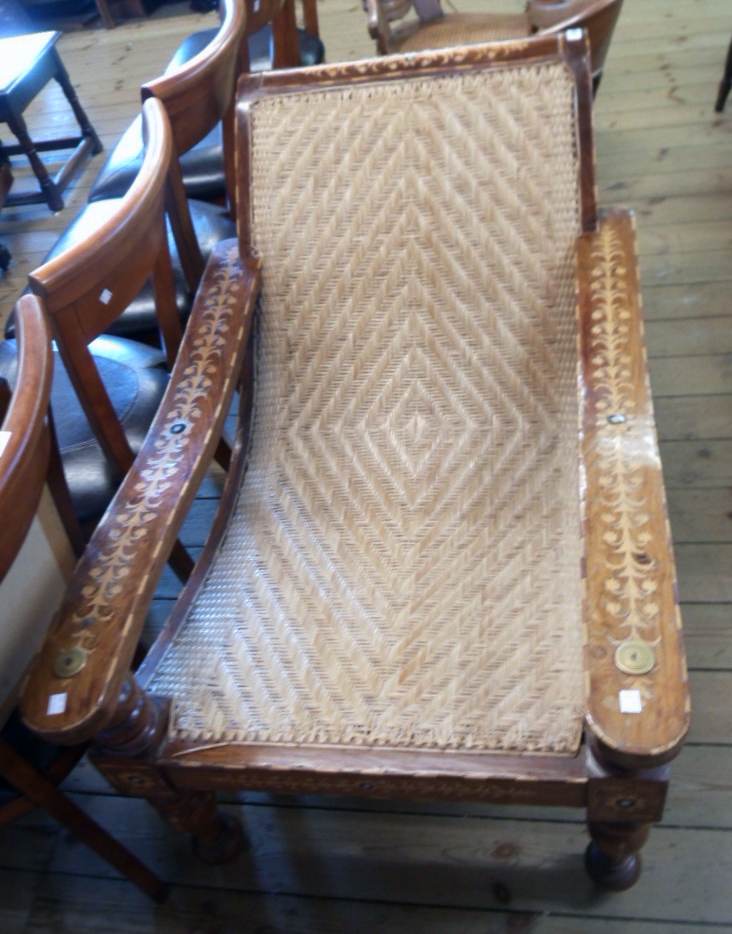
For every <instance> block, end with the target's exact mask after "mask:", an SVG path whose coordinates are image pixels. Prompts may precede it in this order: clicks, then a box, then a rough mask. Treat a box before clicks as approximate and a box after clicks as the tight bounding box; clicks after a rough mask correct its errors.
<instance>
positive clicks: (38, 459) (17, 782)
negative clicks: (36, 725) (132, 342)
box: [0, 295, 166, 901]
mask: <svg viewBox="0 0 732 934" xmlns="http://www.w3.org/2000/svg"><path fill="white" fill-rule="evenodd" d="M16 318H17V324H18V333H19V342H20V365H19V369H18V376H17V380H16V383H15V387H14V392H13V394H12V398H11V400H10V404H9V406H8V408H7V411H5V406H4V401H5V393H4V391H0V414H3V415H4V418H3V419H2V421H1V422H0V516H1V517H2V523H3V534H2V540H1V541H0V582H2V581H3V579H5V580H7V575H8V571H9V569H10V568H11V567H12V566H13V564H14V562H15V561H16V558H18V556H19V555H20V556H21V557H20V558H19V560H29V558H30V555H29V554H28V553H24V552H22V551H21V549H22V547H23V545H24V543H25V542H26V539H27V537H28V531H29V529H30V527H31V523H32V521H33V519H34V516H35V514H36V511H37V509H38V505H39V502H40V500H41V493H42V490H43V486H44V483H45V482H46V480H47V478H48V476H49V472H50V471H51V469H52V468H51V465H52V463H53V460H52V458H51V454H52V452H53V444H54V442H53V440H52V436H51V432H50V424H49V421H48V416H47V412H48V404H49V397H50V392H51V373H52V368H53V354H52V352H51V334H50V329H49V326H48V323H47V321H46V319H45V317H44V315H43V312H42V310H41V308H40V305H39V303H38V300H37V299H35V298H34V297H32V296H30V295H27V296H24V297H23V298H21V299H20V302H19V304H18V307H17V309H16ZM4 386H5V384H2V387H3V390H4ZM58 481H59V476H58V474H57V475H56V477H55V482H54V486H55V488H56V490H57V491H58ZM23 556H24V557H23ZM25 570H26V575H27V586H31V587H32V586H36V587H37V588H38V587H40V588H41V589H43V590H45V589H46V585H45V582H44V581H43V580H41V579H40V578H38V579H34V578H35V575H36V574H37V572H38V570H39V569H38V567H37V565H36V566H29V567H26V569H25ZM6 597H7V595H6ZM26 628H27V630H28V631H29V632H28V639H29V640H30V638H31V635H30V630H31V628H32V627H31V621H30V620H27V621H26ZM6 638H7V637H5V638H4V640H3V647H4V648H5V647H6V646H7V642H6ZM32 648H33V646H32V645H31V646H30V649H31V651H32ZM27 655H28V652H26V656H27ZM25 664H26V661H25V660H21V659H20V658H18V659H17V660H16V665H17V666H19V667H18V668H17V669H16V670H17V681H18V682H19V681H20V679H21V676H22V673H23V667H24V666H25ZM15 695H16V697H17V687H16V692H15ZM13 699H14V697H13V696H12V695H11V696H10V697H7V696H0V716H2V721H0V724H1V725H2V727H3V729H2V734H1V735H0V826H1V825H4V824H7V823H9V822H11V821H14V820H17V819H18V818H19V817H22V816H23V815H24V814H27V813H29V812H30V811H32V810H34V809H35V808H43V809H44V810H46V811H48V813H49V814H51V815H53V817H55V818H56V819H57V820H58V821H59V822H60V823H61V824H63V826H64V827H66V828H67V829H68V830H70V831H71V832H72V833H74V834H76V835H77V836H78V837H79V839H81V840H82V841H83V842H84V843H86V844H87V846H89V847H91V848H92V849H93V850H94V851H95V852H96V853H98V854H99V856H101V857H102V858H103V859H104V860H106V861H107V862H108V863H110V864H111V865H112V866H114V867H115V868H116V869H118V870H119V871H120V872H122V873H123V874H124V875H125V876H126V877H127V878H128V879H130V880H131V881H132V882H134V883H135V885H137V886H138V887H139V888H140V889H142V891H143V892H145V893H146V894H148V895H150V896H151V897H152V898H154V899H156V900H157V901H161V900H162V899H163V898H164V896H165V893H166V887H165V885H164V884H163V882H162V881H161V880H160V879H159V878H158V877H157V876H156V875H155V874H154V873H153V872H151V871H150V870H149V869H148V868H147V866H145V865H144V864H143V863H142V862H140V860H139V859H138V858H137V857H136V856H134V855H133V854H132V853H130V852H129V851H128V850H127V849H126V848H125V847H124V846H122V844H120V843H119V842H118V841H117V840H116V839H115V838H114V837H112V836H111V835H110V834H109V833H108V832H107V831H106V830H104V828H102V827H101V826H100V825H99V824H98V823H97V822H96V821H94V820H93V819H92V818H91V817H89V816H88V814H86V813H85V811H84V810H82V808H80V807H79V806H78V805H77V804H76V803H75V802H74V801H73V800H71V798H69V797H68V796H67V795H65V794H64V793H63V792H62V791H60V790H59V787H58V786H59V785H60V783H61V782H62V781H63V779H64V778H66V776H67V775H68V774H69V773H70V772H71V770H72V769H73V768H74V766H75V765H76V764H77V763H78V762H79V760H80V759H81V757H82V756H83V755H84V753H85V751H86V748H87V747H86V745H85V744H81V745H73V746H68V747H61V748H58V747H55V748H54V747H51V746H49V744H47V743H43V742H42V741H41V740H39V738H38V737H34V736H32V735H30V734H29V733H28V730H27V729H25V728H24V727H23V726H22V724H21V723H20V721H19V719H18V718H17V717H16V716H14V715H12V714H11V716H10V718H9V719H8V718H7V710H8V709H9V707H12V701H13Z"/></svg>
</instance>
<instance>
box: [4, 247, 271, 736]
mask: <svg viewBox="0 0 732 934" xmlns="http://www.w3.org/2000/svg"><path fill="white" fill-rule="evenodd" d="M258 289H259V263H258V261H257V260H251V259H249V260H246V261H245V262H242V261H241V260H240V258H239V252H238V246H237V243H236V241H235V240H228V241H224V242H222V243H220V244H219V245H218V246H217V247H216V249H215V250H214V252H213V254H212V255H211V258H210V260H209V262H208V265H207V267H206V271H205V273H204V277H203V279H202V281H201V285H200V287H199V291H198V293H197V296H196V301H195V303H194V307H193V311H192V313H191V317H190V319H189V323H188V327H187V328H186V332H185V336H184V339H183V343H182V344H181V348H180V351H179V353H178V356H177V358H176V362H175V366H174V368H173V371H172V374H171V379H170V384H169V386H168V389H167V391H166V393H165V396H164V398H163V401H162V403H161V406H160V409H159V411H158V414H157V415H156V417H155V420H154V422H153V424H152V426H151V428H150V431H149V432H148V435H147V438H146V439H145V443H144V445H143V447H142V449H141V450H140V453H139V454H138V456H137V458H136V460H135V463H134V465H133V467H132V468H131V470H130V471H129V473H128V474H127V476H126V477H125V479H124V482H123V483H122V485H121V487H120V489H119V491H118V493H117V495H116V496H115V498H114V500H113V501H112V503H111V505H110V507H109V509H108V510H107V513H106V514H105V516H104V518H103V519H102V521H101V522H100V524H99V526H98V527H97V529H96V531H95V533H94V535H93V537H92V539H91V542H90V543H89V545H88V547H87V549H86V551H85V552H84V555H83V556H82V558H81V561H80V562H79V565H78V566H77V569H76V572H75V574H74V576H73V578H72V580H71V582H70V585H69V588H68V591H67V593H66V596H65V598H64V600H63V603H62V605H61V608H60V610H59V613H58V615H57V616H56V619H55V620H54V622H53V624H52V626H51V629H50V631H49V635H48V637H47V639H46V641H45V642H44V645H43V647H42V649H41V652H40V654H39V655H38V656H37V657H36V659H35V662H34V665H33V668H32V670H31V673H30V675H29V678H28V681H27V684H26V687H25V690H24V695H23V700H22V712H23V716H24V717H25V719H26V721H27V722H28V724H29V725H30V726H31V727H32V728H33V729H34V730H37V731H38V732H39V733H41V734H43V735H45V736H47V737H52V738H54V739H55V740H56V741H58V742H77V741H79V740H85V739H88V738H91V737H92V736H93V735H95V734H96V733H98V732H99V731H100V730H101V729H103V728H104V726H105V725H106V724H107V723H108V722H109V720H110V718H111V717H112V715H113V714H114V711H115V708H116V706H117V703H118V698H119V695H120V691H121V689H122V686H123V684H124V683H125V680H126V679H127V678H128V677H129V671H130V664H131V662H132V658H133V654H134V652H135V647H136V645H137V642H138V639H139V636H140V632H141V629H142V626H143V623H144V620H145V616H146V613H147V610H148V607H149V604H150V601H151V599H152V596H153V594H154V591H155V587H156V584H157V580H158V578H159V575H160V573H161V571H162V568H163V566H164V565H165V562H166V560H167V558H168V555H169V554H170V551H171V549H172V547H173V544H174V542H175V540H176V537H177V535H178V532H179V530H180V527H181V525H182V523H183V520H184V518H185V515H186V513H187V511H188V507H189V506H190V503H191V502H192V500H193V498H194V496H195V493H196V490H197V488H198V486H199V484H200V481H201V479H202V478H203V476H204V474H205V471H206V469H207V467H208V465H209V463H210V461H211V458H212V456H213V453H214V451H215V449H216V445H217V443H218V440H219V437H220V434H221V430H222V426H223V423H224V419H225V418H226V415H227V412H228V410H229V405H230V403H231V399H232V395H233V392H234V389H235V388H236V385H237V380H238V377H239V374H240V372H241V368H242V362H243V359H244V354H245V351H246V347H247V341H248V336H249V331H250V328H251V321H252V313H253V308H254V304H255V301H256V297H257V293H258Z"/></svg>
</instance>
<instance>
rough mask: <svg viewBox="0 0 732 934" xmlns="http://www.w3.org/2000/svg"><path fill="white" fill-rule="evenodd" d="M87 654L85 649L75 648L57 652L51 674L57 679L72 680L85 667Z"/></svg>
mask: <svg viewBox="0 0 732 934" xmlns="http://www.w3.org/2000/svg"><path fill="white" fill-rule="evenodd" d="M88 657H89V653H88V652H87V651H86V649H82V648H80V647H78V646H77V647H76V648H74V649H66V651H64V652H59V654H58V655H57V656H56V661H55V662H54V663H53V673H54V674H55V675H56V677H57V678H73V676H74V675H77V674H78V673H79V672H80V671H81V669H82V668H84V666H85V665H86V660H87V658H88Z"/></svg>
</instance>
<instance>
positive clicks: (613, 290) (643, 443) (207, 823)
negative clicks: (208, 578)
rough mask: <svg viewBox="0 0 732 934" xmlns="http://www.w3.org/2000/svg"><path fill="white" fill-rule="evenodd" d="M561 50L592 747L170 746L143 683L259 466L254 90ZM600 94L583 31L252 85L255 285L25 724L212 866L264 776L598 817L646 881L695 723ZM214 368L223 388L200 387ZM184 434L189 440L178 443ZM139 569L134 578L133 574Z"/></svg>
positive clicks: (147, 455)
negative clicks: (210, 517) (194, 517)
mask: <svg viewBox="0 0 732 934" xmlns="http://www.w3.org/2000/svg"><path fill="white" fill-rule="evenodd" d="M557 58H558V59H560V60H562V61H563V62H564V63H566V66H567V67H568V68H570V69H572V71H573V72H574V75H575V79H576V94H577V100H578V108H579V115H580V117H579V126H578V128H577V134H578V135H577V145H578V147H579V150H580V153H581V163H580V164H581V166H582V170H581V179H580V187H581V205H582V212H581V213H582V230H583V232H582V234H581V236H580V237H579V239H578V241H577V252H576V259H577V265H576V271H577V304H578V314H579V337H578V339H579V347H580V384H581V387H582V389H581V398H582V412H583V416H582V430H581V435H580V438H581V460H582V463H583V464H584V470H585V480H586V484H585V486H584V489H583V495H582V516H583V525H584V535H585V548H586V552H585V564H584V568H585V578H584V592H585V605H586V613H585V621H584V646H585V649H584V665H585V685H586V697H585V730H584V739H583V742H582V744H581V747H580V749H579V751H578V753H577V754H576V755H575V756H571V757H563V756H550V755H536V754H521V755H513V754H497V753H486V754H477V753H472V754H471V753H459V752H451V753H449V754H441V753H440V752H434V751H429V750H425V749H411V750H410V749H379V748H378V747H376V748H370V747H363V746H361V747H358V746H356V747H339V748H325V749H324V748H322V747H312V746H308V745H300V744H297V745H295V744H286V745H284V746H282V747H277V746H266V745H262V746H260V745H257V744H236V743H231V744H228V743H215V744H213V745H204V746H201V745H200V744H198V745H188V744H186V743H183V742H177V743H176V742H172V741H171V740H169V739H167V738H166V722H167V712H168V709H169V703H170V701H171V699H170V698H156V697H153V696H150V695H149V694H148V693H147V691H146V687H147V685H148V683H149V682H150V679H151V677H152V674H153V673H154V670H155V666H156V664H157V662H158V661H159V659H160V658H161V656H162V655H163V654H164V653H165V650H166V646H167V645H168V643H169V641H170V639H171V638H172V636H173V634H174V633H175V631H176V629H177V627H178V626H179V625H180V623H181V620H182V619H183V618H184V616H185V612H186V609H187V607H188V606H189V605H190V603H191V601H192V599H193V597H194V595H195V593H196V590H197V588H198V587H199V586H200V584H201V582H202V580H203V579H204V576H205V569H206V564H207V562H208V561H210V559H211V557H212V555H213V554H214V553H215V551H216V548H217V544H218V542H219V541H220V540H221V537H222V536H223V535H224V533H225V529H226V516H227V513H228V511H229V510H230V508H231V506H232V503H233V502H234V500H235V497H236V494H237V490H238V487H239V484H240V481H241V477H242V475H243V472H244V470H245V464H246V449H247V431H248V428H247V426H248V423H249V421H248V412H249V405H250V398H251V395H250V392H251V366H250V363H249V362H248V361H249V360H250V358H249V357H248V356H247V355H246V354H245V350H246V348H247V335H248V331H249V328H250V325H251V318H252V309H253V305H254V300H255V297H256V293H257V287H258V276H259V262H260V261H259V259H258V258H257V257H256V256H255V255H254V254H253V251H252V249H251V246H250V243H251V241H250V230H251V219H250V216H249V208H248V202H247V192H248V185H249V179H248V163H249V123H248V119H249V106H250V103H251V101H253V100H255V99H256V98H258V97H261V96H263V95H268V94H273V93H287V91H288V90H290V89H292V90H297V89H298V88H302V86H303V85H309V84H312V86H313V87H315V86H317V87H320V88H322V87H339V86H342V87H353V86H355V85H358V84H359V83H369V82H372V81H374V80H379V81H389V80H392V79H394V80H398V79H403V78H404V77H406V76H409V75H410V74H414V73H415V72H417V71H418V72H419V74H420V75H422V76H424V75H434V76H435V77H437V76H440V75H443V74H448V73H450V74H454V73H456V72H467V73H470V71H471V69H474V68H480V67H485V65H486V63H487V62H491V63H492V64H493V65H494V66H495V67H499V68H500V67H501V65H503V64H507V63H511V62H516V61H519V60H520V61H536V60H542V59H552V60H555V61H556V60H557ZM591 99H592V90H591V82H590V74H589V67H588V61H587V54H586V45H585V42H584V39H583V37H582V35H581V34H580V33H579V32H578V31H575V32H573V33H568V34H566V35H560V36H547V37H540V38H537V39H533V40H530V41H528V42H526V41H524V42H520V43H516V44H508V43H501V44H499V45H495V46H485V47H480V46H474V47H466V48H462V49H459V50H452V51H450V52H436V53H431V54H426V55H422V56H407V57H404V58H394V59H390V60H388V61H385V60H374V61H366V62H358V63H347V64H341V65H334V66H330V67H324V68H320V69H311V70H307V71H302V72H291V73H276V72H275V73H270V74H266V75H260V76H252V77H251V78H249V79H247V80H245V81H242V82H241V84H240V96H239V105H238V108H239V109H238V113H239V139H238V155H239V157H240V158H239V163H238V172H239V181H240V186H239V198H240V203H239V208H240V215H239V223H240V251H241V256H242V264H243V267H242V269H243V271H242V278H241V280H240V282H239V283H238V285H237V286H236V288H229V289H228V297H227V298H226V301H225V304H227V308H226V310H224V309H223V307H222V306H221V304H219V307H218V308H217V309H215V310H213V311H208V312H204V311H202V309H201V307H200V306H198V307H197V309H196V310H195V311H194V315H193V317H192V319H191V323H190V324H189V329H188V333H187V335H186V340H185V341H184V344H183V346H182V348H181V353H180V355H179V359H178V362H177V363H176V369H175V372H174V375H173V379H172V381H171V387H170V391H169V393H168V395H167V396H166V399H165V400H164V403H163V405H162V407H161V411H160V413H159V415H158V417H157V419H156V421H155V424H154V425H153V427H152V429H151V432H150V435H149V437H148V440H147V442H146V444H145V446H144V448H143V450H142V451H141V452H140V455H139V456H138V458H137V460H136V462H135V465H134V466H133V468H132V470H131V471H130V473H129V474H128V476H127V478H126V480H125V481H124V483H123V486H122V487H121V489H120V491H119V493H118V495H117V497H116V499H115V501H114V503H113V505H112V507H111V508H110V510H109V512H108V513H107V516H106V519H105V521H104V523H103V524H102V525H101V526H100V527H99V528H98V529H97V531H96V533H95V535H94V538H93V540H92V543H91V546H90V548H89V549H88V550H87V552H86V554H85V556H84V557H83V558H82V561H81V562H80V565H79V568H78V571H77V574H76V576H75V578H74V580H73V581H72V584H71V586H70V588H69V592H68V596H67V598H66V600H65V602H64V605H63V607H62V609H61V611H60V613H59V616H58V618H57V620H56V622H55V625H54V627H53V630H52V633H51V635H50V637H49V639H48V640H47V642H46V645H45V647H44V649H43V652H42V653H41V654H40V655H39V657H38V660H37V664H36V666H35V669H34V671H33V673H32V675H31V678H30V680H29V683H28V687H27V690H26V692H25V697H24V704H23V711H24V716H25V718H26V719H27V721H28V723H29V724H30V725H31V726H32V727H33V728H34V729H36V730H37V731H39V732H40V733H41V734H43V735H49V736H53V737H55V738H56V739H58V740H61V741H76V740H77V739H79V738H82V737H84V738H86V737H91V736H94V737H96V741H97V743H98V746H99V748H98V753H97V755H96V757H95V761H96V763H97V764H98V766H99V767H100V769H101V770H102V771H103V772H104V774H105V775H106V776H107V778H108V779H109V780H110V781H111V782H112V783H113V784H114V785H115V786H116V787H118V788H119V789H121V790H123V791H124V792H126V793H129V794H134V795H142V796H144V797H146V798H148V800H149V801H150V802H151V803H153V804H154V805H155V806H156V807H157V808H158V809H159V810H160V811H161V813H163V815H164V816H166V818H168V819H169V820H170V821H171V822H172V823H173V824H174V825H175V826H177V827H179V828H182V829H185V830H187V831H189V832H191V833H192V834H194V837H195V839H196V845H197V849H198V852H199V853H200V854H201V855H202V856H203V857H204V858H207V859H211V860H214V859H225V858H228V857H231V856H232V855H234V854H235V853H236V852H237V850H238V848H239V846H240V839H239V831H238V830H237V828H236V827H235V826H232V823H231V819H230V818H228V817H227V816H226V815H223V814H220V813H219V812H217V811H216V808H215V798H214V794H213V792H214V791H215V790H222V789H225V790H234V789H237V790H245V789H259V790H265V791H270V792H278V793H293V794H298V793H314V792H317V793H322V794H353V795H358V796H375V797H393V798H417V799H448V800H479V801H487V802H494V803H511V804H517V803H527V804H548V805H564V806H573V807H579V808H584V809H585V811H586V813H587V819H588V826H589V832H590V835H591V838H592V841H591V843H590V846H589V848H588V853H587V866H588V869H589V871H590V873H591V875H592V876H593V877H594V878H595V879H597V880H598V881H600V882H601V883H603V884H604V885H606V886H608V887H610V888H626V887H628V886H629V885H632V884H633V883H634V882H635V880H636V879H637V877H638V874H639V871H640V861H639V857H638V851H639V849H640V847H641V846H642V844H643V842H644V840H645V839H646V837H647V834H648V831H649V828H650V826H651V824H652V823H653V822H655V821H658V820H659V819H660V818H661V815H662V811H663V803H664V798H665V794H666V788H667V784H668V768H667V763H668V762H669V761H670V760H671V759H672V758H673V757H674V755H675V754H676V753H677V752H678V750H679V748H680V747H681V744H682V742H683V739H684V736H685V734H686V731H687V729H688V724H689V695H688V685H687V674H686V667H685V657H684V651H683V644H682V634H681V624H680V618H679V612H678V605H677V597H676V590H675V577H674V563H673V555H672V550H671V543H670V535H669V528H668V522H667V518H666V506H665V500H664V490H663V481H662V475H661V470H660V463H659V459H658V450H657V443H656V437H655V430H654V422H653V412H652V406H651V397H650V388H649V380H648V374H647V366H646V356H645V349H644V342H643V328H642V321H641V312H640V302H639V283H638V277H637V270H636V265H637V263H636V255H635V231H634V224H633V220H632V216H631V215H630V214H629V213H628V212H626V211H622V210H613V211H609V212H604V213H599V212H598V210H597V205H596V200H595V199H596V194H595V184H594V175H593V171H594V170H593V164H594V153H593V141H592V129H591ZM207 314H208V315H211V314H216V315H221V314H224V315H225V316H227V321H228V316H232V317H231V322H232V323H231V325H230V326H227V328H226V331H225V333H222V334H221V340H220V346H219V347H217V348H215V349H214V348H211V344H210V342H205V341H204V333H205V330H206V328H207V327H208V328H210V326H211V325H210V323H209V324H207V325H205V326H204V324H203V322H204V321H205V319H206V315H207ZM209 322H210V319H209ZM202 327H203V330H202ZM197 342H198V345H197ZM196 346H198V347H199V348H200V349H198V350H195V348H196ZM242 366H243V378H242V381H241V386H242V393H241V406H240V411H241V415H242V417H241V423H240V429H239V433H238V436H237V440H236V443H235V445H234V456H233V462H232V468H231V470H230V473H229V476H228V478H227V484H226V487H225V490H224V494H223V497H222V504H221V509H220V512H219V514H218V517H217V519H216V521H215V524H214V527H213V529H212V533H211V536H210V538H209V541H208V543H207V545H206V547H205V549H204V553H203V555H202V558H201V560H200V561H199V564H198V565H197V568H196V570H195V572H194V574H193V576H192V577H191V580H190V581H189V583H188V585H187V587H186V588H185V590H184V592H183V594H182V596H181V599H180V601H179V603H178V605H177V606H176V608H175V610H174V611H173V613H172V615H171V617H170V619H169V621H168V623H167V624H166V626H165V628H164V631H163V633H162V634H161V637H160V639H159V640H158V642H157V643H156V645H155V646H153V648H152V649H151V651H150V653H149V654H148V656H147V658H146V660H145V662H144V664H143V666H142V668H141V669H140V670H139V671H138V672H137V674H136V675H134V676H133V675H132V673H131V671H130V663H131V659H132V655H133V652H134V646H135V644H136V640H137V638H138V636H139V632H140V630H141V627H142V624H143V621H144V618H145V614H146V610H147V607H148V604H149V602H150V600H151V598H152V595H153V593H154V589H155V583H156V579H157V574H158V573H159V571H160V568H161V567H162V565H163V563H164V561H165V556H166V554H167V552H168V551H169V550H170V547H171V545H172V542H173V540H174V538H175V535H176V533H177V530H178V528H179V526H180V524H181V522H182V521H183V515H184V511H185V509H186V508H187V506H188V504H189V503H190V501H191V499H192V497H193V492H194V490H193V488H194V486H195V484H196V483H197V482H198V481H199V479H200V478H201V477H202V476H203V474H204V472H205V469H206V465H207V463H208V462H209V460H210V457H211V453H212V450H213V448H214V446H215V438H214V433H215V432H216V431H218V430H219V429H220V426H221V424H222V421H223V417H224V413H225V412H226V410H227V407H228V405H229V400H230V398H231V395H232V392H233V390H234V385H235V382H236V380H237V378H238V373H239V372H240V368H241V367H242ZM204 373H205V385H206V388H205V392H204V391H202V390H201V389H200V388H199V383H200V380H202V379H203V376H204ZM178 425H181V426H183V428H182V429H181V434H180V435H176V434H173V433H172V432H174V431H175V426H178ZM163 463H164V464H165V471H164V473H163V472H162V467H161V465H162V464H163ZM133 543H134V544H133ZM146 543H147V544H148V547H146ZM153 546H154V547H153ZM122 574H124V575H125V579H127V580H130V581H134V582H135V586H134V587H130V586H125V585H124V584H123V583H122V577H121V575H122ZM95 581H99V583H98V584H97V583H94V582H95ZM618 594H622V599H617V597H618ZM72 647H78V648H81V649H82V650H83V651H84V652H85V654H86V656H87V662H86V664H85V666H84V667H83V669H82V670H81V671H80V672H79V673H78V674H77V675H76V676H75V677H73V678H66V679H60V678H58V677H57V676H55V675H54V674H53V661H54V659H55V658H56V657H57V656H58V655H59V653H64V652H67V651H68V650H69V649H70V648H72ZM54 695H61V696H62V697H63V699H64V711H63V713H62V714H57V713H50V712H49V709H48V704H49V698H50V697H52V696H54ZM638 705H640V706H642V715H641V714H638V713H637V710H638ZM632 711H636V712H635V713H634V712H632Z"/></svg>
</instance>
